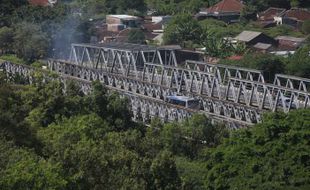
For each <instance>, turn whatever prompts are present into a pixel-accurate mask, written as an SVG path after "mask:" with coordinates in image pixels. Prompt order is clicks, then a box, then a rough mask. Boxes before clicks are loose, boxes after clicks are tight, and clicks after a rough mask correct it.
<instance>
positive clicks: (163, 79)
mask: <svg viewBox="0 0 310 190" xmlns="http://www.w3.org/2000/svg"><path fill="white" fill-rule="evenodd" d="M4 67H5V70H6V71H7V72H10V73H20V74H23V75H29V73H27V71H25V70H27V69H28V70H29V68H27V69H25V68H21V67H23V66H20V65H14V64H9V63H6V64H4ZM48 68H49V69H50V70H52V71H54V72H56V73H59V74H60V76H61V77H60V78H61V80H63V81H66V80H68V79H74V80H76V81H78V83H79V84H80V86H81V87H82V89H83V91H84V92H85V93H88V92H89V91H90V90H91V87H90V82H91V81H94V80H99V81H100V82H101V83H103V84H105V85H106V87H108V88H109V89H110V90H113V91H118V92H120V94H122V95H124V96H127V97H128V98H129V100H130V102H131V108H132V111H133V115H134V119H136V120H142V121H144V122H147V121H149V120H150V119H151V118H152V117H160V118H161V119H162V120H164V121H174V120H183V119H184V118H187V117H189V116H190V115H192V114H193V113H203V114H206V115H208V116H209V117H210V118H212V119H214V120H220V121H224V122H225V123H229V124H230V126H232V127H238V126H244V125H252V124H254V123H259V122H261V115H262V113H263V112H265V111H277V110H281V111H284V112H288V111H290V110H291V109H299V108H307V107H310V103H309V91H308V89H309V88H308V85H309V83H310V82H309V81H310V80H309V79H304V78H299V77H293V76H287V75H279V74H278V75H276V77H275V81H274V83H273V84H269V83H266V82H265V80H264V77H263V74H262V72H261V71H259V70H254V69H246V68H240V67H234V66H227V65H220V64H209V63H204V62H198V61H190V60H188V61H186V62H184V63H178V62H177V58H176V56H175V52H174V50H173V49H165V48H155V47H151V46H145V45H134V44H119V43H109V44H102V45H100V46H94V45H89V44H72V49H71V54H70V58H69V61H63V60H54V59H51V60H49V61H48ZM168 95H184V96H189V97H195V98H197V99H199V100H200V102H201V109H200V110H193V109H188V108H185V107H181V106H177V105H173V104H169V103H167V102H166V101H165V100H166V96H168Z"/></svg>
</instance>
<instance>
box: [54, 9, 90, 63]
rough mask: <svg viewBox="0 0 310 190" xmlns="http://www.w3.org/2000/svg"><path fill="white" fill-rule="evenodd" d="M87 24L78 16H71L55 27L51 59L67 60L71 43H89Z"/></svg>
mask: <svg viewBox="0 0 310 190" xmlns="http://www.w3.org/2000/svg"><path fill="white" fill-rule="evenodd" d="M89 28H90V26H89V23H88V21H83V20H82V19H81V16H80V14H78V13H76V14H71V15H68V16H67V17H66V19H65V20H64V21H63V22H62V23H61V24H60V25H59V26H58V27H57V29H56V31H54V32H53V33H54V36H53V37H52V42H51V43H52V57H54V58H57V59H68V57H69V54H70V49H71V44H72V43H86V42H89V39H90V34H89Z"/></svg>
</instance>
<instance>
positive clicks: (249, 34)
mask: <svg viewBox="0 0 310 190" xmlns="http://www.w3.org/2000/svg"><path fill="white" fill-rule="evenodd" d="M261 34H262V33H261V32H254V31H243V32H241V33H240V34H239V35H238V36H236V37H235V39H236V40H238V41H242V42H249V41H251V40H253V39H254V38H256V37H257V36H259V35H261Z"/></svg>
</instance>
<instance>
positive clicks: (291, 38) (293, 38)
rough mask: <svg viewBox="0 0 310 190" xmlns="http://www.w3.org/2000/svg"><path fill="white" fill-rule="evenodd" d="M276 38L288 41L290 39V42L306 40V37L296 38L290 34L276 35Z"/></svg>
mask: <svg viewBox="0 0 310 190" xmlns="http://www.w3.org/2000/svg"><path fill="white" fill-rule="evenodd" d="M276 40H288V41H292V42H299V43H302V42H304V41H305V40H306V38H296V37H292V36H278V37H276Z"/></svg>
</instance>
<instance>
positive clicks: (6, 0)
mask: <svg viewBox="0 0 310 190" xmlns="http://www.w3.org/2000/svg"><path fill="white" fill-rule="evenodd" d="M27 3H28V1H27V0H1V1H0V27H2V26H10V24H11V19H10V17H12V15H13V13H14V11H16V9H18V8H19V7H21V6H24V5H26V4H27Z"/></svg>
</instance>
